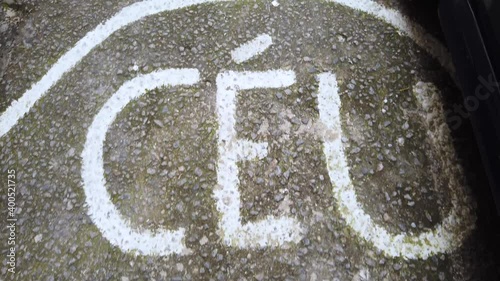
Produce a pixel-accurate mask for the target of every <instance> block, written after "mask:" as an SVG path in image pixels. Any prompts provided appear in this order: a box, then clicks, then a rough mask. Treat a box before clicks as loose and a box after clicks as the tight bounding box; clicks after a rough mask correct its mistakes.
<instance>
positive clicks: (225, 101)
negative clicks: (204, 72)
mask: <svg viewBox="0 0 500 281" xmlns="http://www.w3.org/2000/svg"><path fill="white" fill-rule="evenodd" d="M294 83H295V74H294V73H293V72H292V71H284V70H269V71H265V72H233V71H227V72H223V73H220V74H219V75H218V76H217V117H218V119H219V120H218V121H219V140H218V150H219V160H218V162H217V182H218V185H219V186H218V187H217V188H216V189H215V190H214V198H215V200H216V205H217V210H218V211H219V212H220V213H221V214H222V218H221V220H220V221H219V228H220V229H221V230H222V232H223V240H224V242H225V243H226V244H227V245H231V246H235V247H238V248H256V247H266V246H280V245H283V244H284V243H286V242H293V243H296V242H298V241H300V239H301V238H302V228H301V226H300V224H299V222H298V221H297V220H296V219H294V218H290V217H285V216H282V217H278V218H277V217H273V216H268V217H267V218H265V219H263V220H261V221H258V222H249V223H247V224H245V225H242V223H241V213H240V204H241V198H240V192H239V190H238V189H239V179H238V174H239V167H238V165H237V163H238V162H239V161H245V160H251V159H254V158H259V159H262V158H264V157H265V156H266V155H267V146H268V144H267V143H265V142H264V143H255V142H252V141H249V140H241V139H238V138H237V136H236V129H235V125H236V95H237V94H238V91H240V90H249V89H255V88H268V89H270V88H282V87H287V86H290V85H292V84H294Z"/></svg>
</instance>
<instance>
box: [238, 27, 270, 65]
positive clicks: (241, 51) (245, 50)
mask: <svg viewBox="0 0 500 281" xmlns="http://www.w3.org/2000/svg"><path fill="white" fill-rule="evenodd" d="M271 44H273V39H272V38H271V36H269V35H267V34H261V35H259V36H257V37H256V38H254V39H253V40H251V41H248V42H246V43H245V44H243V45H241V46H240V47H238V48H236V49H234V50H233V51H231V56H232V57H233V60H234V61H235V62H236V63H242V62H244V61H247V60H249V59H251V58H253V57H254V56H256V55H258V54H261V53H263V52H264V51H265V50H266V49H267V48H269V46H271Z"/></svg>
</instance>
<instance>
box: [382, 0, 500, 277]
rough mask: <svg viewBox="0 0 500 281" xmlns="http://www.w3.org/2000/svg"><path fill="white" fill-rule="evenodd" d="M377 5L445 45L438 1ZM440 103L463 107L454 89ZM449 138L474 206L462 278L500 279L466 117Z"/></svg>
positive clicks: (499, 246)
mask: <svg viewBox="0 0 500 281" xmlns="http://www.w3.org/2000/svg"><path fill="white" fill-rule="evenodd" d="M377 2H379V3H381V4H384V5H386V6H390V7H392V8H395V9H398V10H400V11H402V12H403V14H405V15H407V16H408V17H409V18H410V19H411V20H413V21H415V22H417V23H418V24H420V25H421V26H422V27H423V28H424V29H425V30H427V31H428V32H429V33H431V34H432V35H433V36H435V37H436V38H438V39H439V40H440V41H442V42H443V43H444V44H445V45H446V42H445V37H444V34H443V31H442V30H441V24H440V20H439V16H438V6H439V1H437V0H418V1H417V0H407V1H401V0H377ZM444 101H445V105H444V107H445V111H446V110H453V107H454V106H456V105H463V95H462V93H461V92H460V90H458V89H456V90H452V91H448V92H446V93H444ZM486 102H487V101H486ZM499 110H500V109H499ZM453 125H455V126H456V124H449V126H450V128H451V127H453ZM452 138H453V143H454V147H455V150H456V153H457V156H458V158H459V160H460V162H461V164H462V167H463V169H464V173H465V177H466V181H467V184H468V186H469V188H470V190H471V194H472V197H473V198H474V200H475V203H476V205H477V206H476V207H475V209H476V216H477V224H476V229H475V230H474V231H473V233H472V234H471V236H470V237H469V238H468V239H467V240H466V241H465V242H464V243H463V246H462V247H461V248H460V249H459V250H458V251H457V254H458V255H460V256H461V257H462V258H463V263H464V265H465V266H466V268H468V269H469V270H470V271H469V273H468V276H465V278H467V280H481V281H484V280H491V281H497V280H500V217H499V216H498V215H497V209H496V205H495V203H494V200H493V195H492V192H491V189H490V186H489V182H488V178H487V176H486V172H485V169H484V166H483V163H482V159H481V155H480V153H479V148H478V145H477V142H476V138H475V136H474V132H473V128H472V125H471V120H470V118H469V117H466V118H463V120H462V122H461V125H460V126H459V127H458V128H456V129H453V130H452ZM499 172H500V171H499Z"/></svg>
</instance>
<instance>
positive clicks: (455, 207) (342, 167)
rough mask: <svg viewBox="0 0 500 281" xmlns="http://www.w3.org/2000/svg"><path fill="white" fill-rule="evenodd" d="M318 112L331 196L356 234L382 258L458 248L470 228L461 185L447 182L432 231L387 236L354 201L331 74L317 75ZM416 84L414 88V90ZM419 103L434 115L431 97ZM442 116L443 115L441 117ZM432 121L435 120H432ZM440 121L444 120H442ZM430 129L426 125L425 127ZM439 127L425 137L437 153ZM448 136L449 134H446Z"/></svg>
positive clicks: (426, 254) (446, 162)
mask: <svg viewBox="0 0 500 281" xmlns="http://www.w3.org/2000/svg"><path fill="white" fill-rule="evenodd" d="M318 78H319V90H318V109H319V118H320V121H321V123H323V124H324V126H325V127H326V130H325V132H324V134H323V136H322V138H323V153H324V154H325V156H326V163H327V168H328V175H329V177H330V180H331V182H332V187H333V194H334V197H335V199H337V202H336V203H337V204H338V205H337V209H338V211H339V212H340V213H341V215H342V217H343V218H344V219H345V221H346V223H347V225H349V226H350V227H351V228H352V229H353V230H354V231H355V232H356V233H357V234H358V235H360V236H361V237H363V238H364V239H366V240H367V241H369V242H371V243H373V244H374V246H375V247H377V248H378V249H380V250H382V251H383V252H384V253H385V254H386V255H389V256H392V257H403V258H410V259H415V258H422V259H426V258H428V257H429V256H431V255H435V254H437V253H443V252H449V251H451V250H453V249H455V248H456V247H458V246H460V244H461V242H462V239H463V238H464V236H465V235H467V233H468V231H469V230H470V229H471V228H472V225H469V224H467V221H466V220H465V218H466V217H467V216H468V214H467V212H466V211H464V212H461V211H460V208H463V207H464V206H466V205H467V204H466V196H465V195H464V192H463V190H461V186H460V185H459V184H456V182H455V180H454V179H451V180H450V181H451V183H450V184H451V185H452V186H457V187H458V188H457V189H456V190H453V192H450V193H451V196H452V199H451V202H452V208H451V210H450V212H449V213H448V216H447V217H446V218H445V219H443V221H442V223H441V224H438V225H437V226H435V227H434V229H432V230H430V231H425V232H422V233H420V234H419V235H410V234H406V233H402V234H397V235H394V234H390V233H388V232H387V230H386V229H385V228H383V227H381V226H379V225H377V224H376V223H375V222H374V221H373V220H372V218H371V217H370V216H369V215H368V214H367V213H366V212H365V211H364V210H363V207H362V205H361V203H360V202H359V201H358V200H357V196H356V191H355V189H354V186H353V184H352V182H351V178H350V176H349V168H348V165H347V159H346V156H345V154H344V148H343V145H342V140H341V137H340V136H341V135H342V133H341V132H342V127H341V121H340V107H341V102H340V97H339V95H338V86H337V80H336V77H335V75H334V74H331V73H323V74H320V75H318ZM418 86H419V84H417V86H416V87H418ZM418 95H419V101H420V103H421V105H422V108H423V109H424V111H426V113H427V114H429V115H433V116H434V115H436V113H435V112H430V110H431V108H429V106H428V104H429V103H428V102H427V101H429V100H431V99H433V98H435V97H425V96H424V95H427V94H426V93H423V92H420V93H418ZM441 115H442V116H444V114H441ZM434 118H435V117H434ZM443 122H444V120H443ZM428 125H429V127H431V125H430V124H428ZM440 130H441V126H437V129H436V131H433V130H432V129H431V130H430V131H429V136H428V137H430V138H431V140H432V141H433V145H434V148H435V149H437V150H440V149H442V147H446V143H445V141H444V140H442V139H440V138H439V136H438V135H439V134H440V133H441V132H440ZM446 133H449V132H446ZM441 153H442V154H443V155H445V156H444V157H443V158H444V159H442V161H443V162H444V163H443V166H444V167H452V165H454V164H453V163H450V160H451V159H452V157H453V155H450V153H448V151H441Z"/></svg>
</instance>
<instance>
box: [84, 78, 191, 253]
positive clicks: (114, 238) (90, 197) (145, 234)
mask: <svg viewBox="0 0 500 281" xmlns="http://www.w3.org/2000/svg"><path fill="white" fill-rule="evenodd" d="M198 80H199V73H198V70H196V69H168V70H162V71H157V72H153V73H150V74H147V75H139V76H138V77H136V78H134V79H132V80H129V81H128V82H126V83H125V84H123V85H122V86H121V87H120V89H118V91H117V92H116V93H115V94H114V95H113V96H111V98H110V99H109V100H108V101H107V102H106V103H105V104H104V106H103V107H102V108H101V110H100V111H99V113H97V115H96V116H95V118H94V121H93V122H92V124H91V125H90V127H89V130H88V133H87V140H86V142H85V145H84V148H83V152H82V178H83V190H84V192H85V198H86V203H87V207H88V214H89V215H90V218H91V219H92V221H93V222H94V224H95V225H96V226H97V227H98V228H99V230H101V233H102V234H103V236H104V237H105V238H106V239H108V240H109V241H110V242H111V244H113V245H115V246H118V247H119V248H120V249H121V250H122V251H135V252H136V254H143V255H169V254H172V253H176V254H186V253H189V252H190V251H189V249H187V248H186V246H185V245H184V242H183V238H184V232H185V229H184V228H179V229H178V230H175V231H170V230H163V229H162V230H158V231H156V232H155V233H153V232H151V231H150V230H144V231H137V230H134V229H132V228H131V227H130V224H129V223H128V222H127V221H126V220H125V219H123V218H122V216H121V215H120V213H119V211H118V210H117V209H116V207H115V205H114V204H113V202H112V201H111V197H110V195H109V193H108V191H107V190H106V179H105V178H104V166H103V144H104V141H105V139H106V132H107V131H108V129H109V127H110V126H111V124H112V123H113V121H114V120H115V118H116V116H117V115H118V113H120V111H122V110H123V108H125V106H127V104H129V103H130V102H131V101H132V100H134V99H137V98H138V97H140V96H141V95H143V94H144V93H145V92H146V90H148V89H150V90H151V89H154V88H158V87H161V86H178V85H193V84H195V83H197V82H198Z"/></svg>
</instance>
